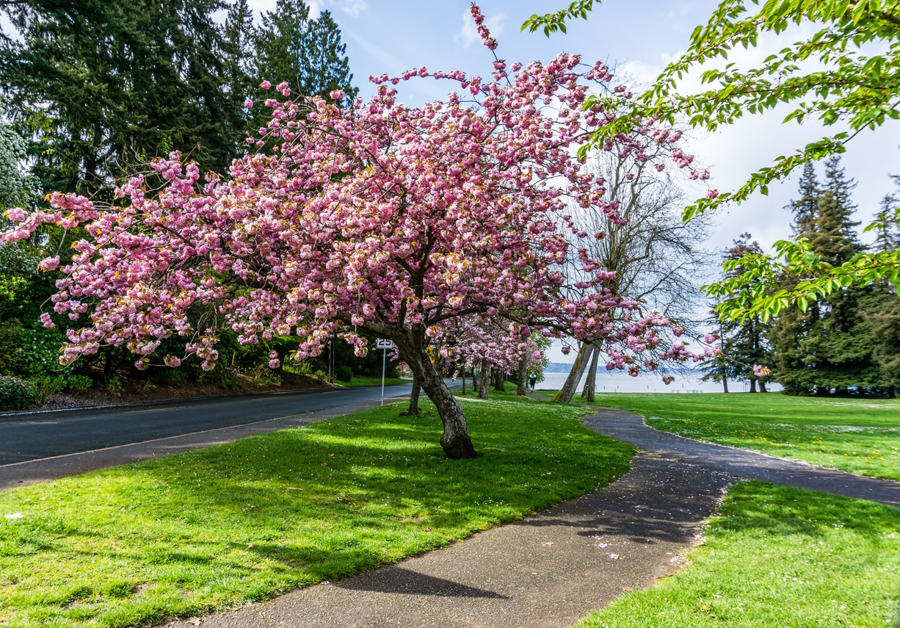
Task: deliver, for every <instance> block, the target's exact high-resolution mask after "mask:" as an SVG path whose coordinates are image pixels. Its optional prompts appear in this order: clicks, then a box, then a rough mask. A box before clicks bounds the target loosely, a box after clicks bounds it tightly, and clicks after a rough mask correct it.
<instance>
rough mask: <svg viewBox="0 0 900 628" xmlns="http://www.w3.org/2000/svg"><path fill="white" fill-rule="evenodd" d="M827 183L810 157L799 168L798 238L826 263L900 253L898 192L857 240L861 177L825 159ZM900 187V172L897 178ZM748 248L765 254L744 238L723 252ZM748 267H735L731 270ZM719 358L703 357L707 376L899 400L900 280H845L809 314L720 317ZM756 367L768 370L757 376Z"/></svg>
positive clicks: (734, 254) (787, 282) (731, 256)
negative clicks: (872, 230) (856, 193)
mask: <svg viewBox="0 0 900 628" xmlns="http://www.w3.org/2000/svg"><path fill="white" fill-rule="evenodd" d="M824 175H825V176H824V181H823V182H821V183H820V182H819V179H818V177H817V174H816V170H815V168H814V166H813V163H812V162H808V163H807V164H806V165H805V166H804V168H803V171H802V175H801V177H800V186H799V198H798V199H797V200H794V201H792V202H791V203H790V205H789V206H788V207H787V208H786V209H789V210H790V211H791V213H792V215H793V222H792V226H793V230H794V235H795V236H796V237H797V238H804V239H806V240H807V241H808V242H809V243H810V245H811V248H812V251H813V252H814V253H815V254H816V255H817V256H819V258H821V259H823V260H825V261H826V262H828V263H829V264H833V265H840V264H842V263H844V262H845V261H847V260H849V259H850V258H852V257H853V256H854V255H856V254H857V253H859V252H861V251H873V252H887V253H891V252H895V251H897V250H898V249H900V228H898V226H897V224H896V222H894V221H892V220H884V218H886V217H889V216H891V215H893V213H894V212H895V210H896V208H897V207H898V204H900V194H898V193H897V192H895V193H892V194H887V195H885V197H884V198H883V200H882V202H881V207H880V208H879V212H878V214H879V216H880V217H881V218H882V220H881V223H882V228H881V229H879V230H878V231H877V232H876V238H875V241H874V243H873V244H871V245H869V246H867V245H864V244H863V243H862V242H861V241H860V237H859V234H858V232H857V227H858V226H859V224H860V223H859V222H858V221H856V220H854V218H853V217H854V214H855V212H856V209H857V207H856V205H855V204H854V203H853V199H852V193H853V190H854V188H855V187H856V182H855V181H854V180H853V179H851V178H849V177H848V176H847V174H846V172H845V169H844V167H843V166H842V165H841V162H840V158H839V157H838V156H833V157H831V158H829V159H828V160H826V162H825V172H824ZM893 179H894V181H895V183H900V177H893ZM746 253H757V254H761V253H762V250H761V249H760V246H759V245H758V244H757V243H756V242H754V241H752V240H751V236H750V234H743V235H742V236H741V237H740V238H739V239H738V240H736V241H735V242H734V245H733V246H732V247H731V248H729V249H728V250H727V251H725V255H724V259H725V260H740V259H741V258H743V257H744V255H745V254H746ZM741 271H742V268H741V267H740V266H738V267H737V268H735V269H732V271H730V272H731V273H732V274H737V273H740V272H741ZM803 279H804V277H799V276H793V275H785V276H782V277H781V278H780V279H779V281H780V282H781V283H782V284H783V286H784V287H785V288H786V289H790V288H791V287H793V286H794V285H796V284H797V283H798V282H800V281H801V280H803ZM714 325H715V326H716V327H718V328H719V331H720V335H721V345H722V349H723V354H722V355H721V356H719V357H717V358H715V359H713V360H710V361H709V362H707V363H706V366H705V370H706V376H705V378H706V379H708V380H709V379H711V380H714V381H719V382H723V384H724V386H725V389H726V391H727V380H728V379H742V380H749V381H750V386H751V388H750V390H751V392H756V385H757V382H759V384H760V386H762V387H763V390H765V388H764V386H765V381H766V380H767V379H768V380H770V381H775V382H778V383H779V384H781V385H782V386H783V387H784V390H785V392H787V393H788V394H795V395H848V394H851V393H852V394H865V395H886V396H889V397H894V396H895V395H896V391H897V388H898V386H900V299H898V296H897V291H896V286H894V285H893V284H891V283H890V282H888V281H887V280H884V281H876V282H875V283H872V284H869V285H866V286H859V285H848V286H844V287H842V288H841V289H838V290H834V291H832V292H831V293H830V294H828V295H827V296H825V297H824V298H821V299H819V300H817V301H810V302H809V306H808V308H807V309H806V311H801V310H800V309H799V308H794V309H788V310H785V311H783V312H782V313H781V314H780V315H778V316H776V317H774V318H771V319H770V320H768V321H763V320H762V319H761V318H760V316H759V315H752V316H748V317H746V318H745V319H743V320H728V321H725V322H719V320H718V316H717V315H716V316H715V317H714ZM754 365H760V366H764V367H766V368H768V369H769V370H770V374H769V375H768V376H766V377H765V378H759V377H758V376H757V375H756V374H755V373H754V371H753V366H754Z"/></svg>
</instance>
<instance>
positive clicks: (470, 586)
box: [173, 410, 900, 628]
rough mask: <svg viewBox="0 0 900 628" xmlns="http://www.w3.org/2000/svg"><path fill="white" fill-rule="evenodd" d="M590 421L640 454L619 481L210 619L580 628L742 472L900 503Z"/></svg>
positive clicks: (815, 474) (867, 488)
mask: <svg viewBox="0 0 900 628" xmlns="http://www.w3.org/2000/svg"><path fill="white" fill-rule="evenodd" d="M584 424H585V425H586V426H587V427H588V428H590V429H592V430H595V431H597V432H600V433H601V434H605V435H607V436H610V437H612V438H616V439H618V440H622V441H625V442H627V443H631V444H633V445H635V446H637V447H638V448H639V449H640V453H639V454H638V455H637V456H635V457H634V459H633V460H632V465H631V471H630V472H629V473H627V474H626V475H625V476H623V477H622V478H621V479H620V480H618V481H616V482H614V483H613V484H611V485H609V486H606V487H604V488H601V489H599V490H597V491H594V492H593V493H591V494H589V495H585V496H583V497H580V498H578V499H574V500H570V501H567V502H563V503H561V504H558V505H557V506H555V507H553V508H551V509H549V510H546V511H544V512H541V513H538V514H536V515H534V516H531V517H528V518H526V519H524V520H522V521H519V522H516V523H511V524H508V525H504V526H500V527H497V528H493V529H491V530H488V531H486V532H482V533H479V534H476V535H475V536H473V537H471V538H470V539H467V540H465V541H463V542H461V543H457V544H455V545H452V546H450V547H447V548H445V549H442V550H437V551H434V552H429V553H427V554H424V555H422V556H419V557H416V558H412V559H409V560H406V561H404V562H402V563H399V564H397V565H392V566H387V567H382V568H381V569H376V570H374V571H371V572H369V573H366V574H362V575H359V576H355V577H353V578H348V579H347V580H342V581H340V582H336V583H332V584H329V583H325V584H320V585H316V586H313V587H308V588H305V589H299V590H296V591H293V592H291V593H288V594H287V595H283V596H281V597H279V598H276V599H273V600H270V601H268V602H263V603H260V604H254V605H248V606H245V607H242V608H240V609H238V610H236V611H232V612H229V613H222V614H218V615H212V616H209V617H205V618H203V619H202V621H201V622H200V625H202V626H210V627H221V628H231V627H234V628H238V627H241V628H244V627H263V626H265V627H276V626H277V627H285V628H287V627H301V626H303V627H307V626H310V627H312V626H315V627H332V626H333V627H335V628H337V627H357V626H358V627H362V626H410V627H419V626H442V627H444V626H448V627H456V626H459V627H462V626H467V627H471V626H484V627H512V626H535V627H537V626H541V627H544V626H547V627H555V626H559V627H562V626H570V625H572V624H573V623H575V622H576V621H577V620H578V619H580V618H581V617H583V616H585V615H586V614H588V613H589V612H590V611H592V610H595V609H597V608H600V607H602V606H604V605H606V604H608V603H609V602H610V601H612V600H613V599H614V598H615V597H617V596H618V595H621V594H622V593H624V592H626V591H628V590H630V589H634V588H638V587H647V586H651V585H652V584H653V581H654V580H655V579H656V578H658V577H660V576H663V575H665V574H667V573H670V572H671V571H674V570H675V569H677V567H678V566H679V562H680V560H681V557H682V556H683V553H684V550H685V548H687V547H688V546H690V545H691V544H692V543H693V542H694V541H695V540H696V539H697V538H698V534H697V526H698V525H699V524H700V523H701V522H702V521H703V520H704V519H705V518H706V517H708V516H709V515H710V514H711V513H712V512H713V510H714V509H715V507H716V504H717V503H718V501H719V499H720V497H721V496H722V494H723V492H724V490H725V488H726V487H727V486H728V484H729V483H730V482H731V481H732V480H733V478H734V477H735V476H737V477H743V478H754V479H759V480H766V481H769V482H776V483H780V484H787V485H790V486H796V487H800V488H805V489H810V490H817V491H827V492H830V493H836V494H839V495H845V496H848V497H857V498H863V499H870V500H873V501H878V502H881V503H884V504H889V505H892V506H900V483H898V482H891V481H888V480H875V479H871V478H865V477H861V476H855V475H851V474H848V473H843V472H840V471H831V470H828V469H821V468H817V467H812V466H809V465H806V464H802V463H796V462H791V461H787V460H782V459H778V458H772V457H769V456H764V455H762V454H756V453H753V452H748V451H743V450H739V449H733V448H729V447H722V446H719V445H711V444H706V443H701V442H698V441H693V440H690V439H686V438H682V437H680V436H675V435H673V434H667V433H665V432H659V431H657V430H654V429H652V428H650V427H648V426H647V425H645V424H644V421H643V419H642V417H640V416H639V415H636V414H632V413H629V412H623V411H619V410H600V411H598V413H597V414H593V415H590V416H588V417H586V419H585V420H584ZM197 621H198V620H197V619H194V620H189V621H187V622H181V623H176V624H173V626H179V628H181V627H183V628H188V627H189V626H195V625H198V624H197V623H196V622H197Z"/></svg>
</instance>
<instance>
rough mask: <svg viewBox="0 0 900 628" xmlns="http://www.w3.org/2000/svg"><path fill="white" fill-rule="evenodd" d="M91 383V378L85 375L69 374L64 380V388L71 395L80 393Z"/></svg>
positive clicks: (92, 383)
mask: <svg viewBox="0 0 900 628" xmlns="http://www.w3.org/2000/svg"><path fill="white" fill-rule="evenodd" d="M93 385H94V382H93V380H92V379H91V378H90V377H88V376H87V375H69V378H68V379H67V380H66V388H68V389H69V392H70V393H72V394H73V395H80V394H81V393H83V392H84V391H86V390H88V389H90V387H91V386H93Z"/></svg>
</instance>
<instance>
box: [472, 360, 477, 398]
mask: <svg viewBox="0 0 900 628" xmlns="http://www.w3.org/2000/svg"><path fill="white" fill-rule="evenodd" d="M477 390H478V372H477V371H476V370H475V365H474V364H473V365H472V392H475V391H477Z"/></svg>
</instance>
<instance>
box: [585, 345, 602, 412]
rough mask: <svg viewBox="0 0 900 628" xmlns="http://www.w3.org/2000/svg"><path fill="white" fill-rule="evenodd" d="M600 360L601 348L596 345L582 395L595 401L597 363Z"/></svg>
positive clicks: (590, 400) (586, 399)
mask: <svg viewBox="0 0 900 628" xmlns="http://www.w3.org/2000/svg"><path fill="white" fill-rule="evenodd" d="M599 361H600V349H599V347H594V355H593V357H592V358H591V366H590V369H589V370H588V374H587V379H586V380H585V382H584V390H582V391H581V396H582V397H584V399H585V401H589V402H591V403H593V402H594V392H595V391H596V390H597V363H598V362H599Z"/></svg>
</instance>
